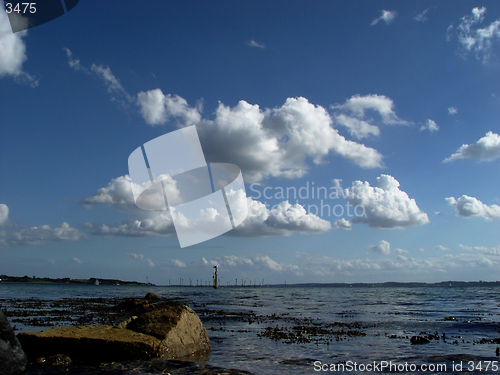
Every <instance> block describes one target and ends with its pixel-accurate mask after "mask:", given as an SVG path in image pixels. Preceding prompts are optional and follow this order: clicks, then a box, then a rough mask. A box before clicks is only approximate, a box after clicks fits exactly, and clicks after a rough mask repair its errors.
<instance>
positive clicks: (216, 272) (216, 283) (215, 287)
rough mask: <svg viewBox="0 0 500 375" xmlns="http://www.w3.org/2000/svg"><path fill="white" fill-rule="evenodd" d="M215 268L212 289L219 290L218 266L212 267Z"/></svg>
mask: <svg viewBox="0 0 500 375" xmlns="http://www.w3.org/2000/svg"><path fill="white" fill-rule="evenodd" d="M214 268H215V273H214V289H217V288H219V272H218V271H219V266H214Z"/></svg>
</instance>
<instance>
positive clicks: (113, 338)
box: [18, 306, 210, 362]
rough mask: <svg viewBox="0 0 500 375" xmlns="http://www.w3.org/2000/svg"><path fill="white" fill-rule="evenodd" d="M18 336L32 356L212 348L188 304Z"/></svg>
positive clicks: (97, 357) (88, 357)
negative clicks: (120, 319) (121, 319)
mask: <svg viewBox="0 0 500 375" xmlns="http://www.w3.org/2000/svg"><path fill="white" fill-rule="evenodd" d="M133 318H135V317H133ZM124 323H125V322H124ZM18 338H19V341H20V342H21V345H22V346H23V348H24V350H25V352H26V354H27V356H28V358H29V359H30V360H34V359H36V358H38V357H48V356H51V355H54V354H60V353H62V354H66V355H68V356H69V357H70V358H72V359H74V360H77V361H81V362H110V361H122V360H129V359H139V358H148V357H163V358H165V359H179V358H182V357H187V356H191V355H199V354H203V353H208V351H209V350H210V342H209V339H208V334H207V331H206V330H205V327H204V326H203V324H202V323H201V321H200V319H199V318H198V316H197V315H196V313H195V312H194V311H193V310H191V309H190V308H189V307H187V306H165V307H162V308H157V309H153V310H151V311H149V312H146V313H145V314H143V315H141V316H139V317H138V318H135V319H130V320H129V321H127V322H126V323H125V324H119V325H118V326H116V327H111V326H106V325H103V326H76V327H64V328H56V329H48V330H45V331H42V332H36V333H33V332H24V333H20V334H19V335H18Z"/></svg>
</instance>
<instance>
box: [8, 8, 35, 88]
mask: <svg viewBox="0 0 500 375" xmlns="http://www.w3.org/2000/svg"><path fill="white" fill-rule="evenodd" d="M13 17H16V15H15V14H14V15H13ZM17 21H18V22H25V23H26V22H27V19H26V18H23V17H18V19H17ZM27 35H28V32H27V31H19V32H17V33H13V32H12V29H11V27H10V22H9V17H8V16H7V13H6V12H5V11H4V9H3V5H0V51H1V52H0V78H2V77H5V76H12V77H14V79H15V80H17V81H18V82H25V83H28V84H29V85H31V86H32V87H36V86H38V80H37V79H35V78H34V77H33V76H31V75H29V74H28V73H26V72H25V71H23V63H24V62H25V61H26V60H27V59H28V57H27V56H26V45H25V44H24V41H23V38H24V37H26V36H27Z"/></svg>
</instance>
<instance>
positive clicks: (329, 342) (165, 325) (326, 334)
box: [0, 289, 500, 375]
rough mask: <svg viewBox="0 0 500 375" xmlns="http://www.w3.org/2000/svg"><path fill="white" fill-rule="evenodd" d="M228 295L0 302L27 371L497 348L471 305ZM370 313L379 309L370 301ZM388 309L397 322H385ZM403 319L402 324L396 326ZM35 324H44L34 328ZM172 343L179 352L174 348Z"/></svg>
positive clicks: (144, 369) (194, 368)
mask: <svg viewBox="0 0 500 375" xmlns="http://www.w3.org/2000/svg"><path fill="white" fill-rule="evenodd" d="M145 292H146V291H144V293H145ZM166 295H167V294H165V296H166ZM187 298H190V299H187ZM224 298H225V296H224V295H221V294H220V293H218V294H213V295H212V294H208V297H207V295H204V294H200V292H198V291H197V290H195V289H193V290H192V292H191V293H190V294H188V295H186V294H185V293H177V294H175V293H169V294H168V300H166V299H162V298H160V297H158V296H155V295H152V294H148V295H147V296H146V297H145V298H132V299H123V298H118V297H114V298H62V299H58V300H43V299H35V298H33V299H0V310H4V311H5V315H6V316H7V317H8V319H9V321H10V322H11V324H12V325H13V328H14V329H15V330H17V331H18V332H21V333H19V334H18V337H19V339H20V341H21V343H22V344H23V347H25V350H26V353H27V354H28V359H29V361H28V364H27V367H26V375H34V374H37V375H45V374H58V373H61V374H62V373H65V374H68V373H69V374H75V375H76V374H79V375H87V374H104V373H106V374H107V373H114V374H124V375H125V374H127V375H128V374H143V373H144V374H145V373H169V374H171V375H177V374H200V375H201V374H209V375H212V374H231V375H234V374H248V372H246V371H242V370H229V369H228V368H230V367H232V366H233V364H234V363H239V364H240V365H241V366H242V367H243V366H245V360H247V359H249V360H251V361H254V362H255V363H258V365H257V366H253V367H246V369H247V370H250V371H256V369H258V370H260V369H261V368H262V367H263V366H265V365H266V364H267V363H268V364H269V366H270V367H268V368H267V370H266V372H263V373H266V374H273V373H275V369H276V368H280V369H282V370H283V369H289V368H292V367H293V368H298V367H300V368H302V369H303V371H304V373H305V372H307V371H308V370H307V369H310V368H312V363H314V360H315V359H314V358H323V357H324V355H325V354H321V353H333V355H336V357H335V358H336V359H335V360H336V361H343V360H345V359H346V358H348V357H346V356H345V355H344V357H343V356H342V354H340V355H339V354H336V353H342V350H344V351H346V352H352V353H356V355H357V356H359V355H363V354H364V353H368V352H366V351H365V352H363V348H364V347H366V345H372V346H373V345H377V347H384V346H385V347H386V348H388V347H390V348H391V350H394V353H396V354H397V353H399V350H403V349H404V350H405V351H406V352H407V353H408V352H409V353H413V354H412V355H411V356H410V357H409V358H410V359H412V360H414V361H426V360H432V359H433V358H434V357H433V356H434V354H435V353H441V354H443V353H445V354H446V355H444V357H443V358H444V359H443V360H445V361H448V362H449V361H454V360H462V358H465V357H464V356H463V355H459V354H456V353H455V352H457V353H459V352H461V353H466V352H469V351H473V352H474V353H475V355H476V356H477V358H486V359H488V360H491V359H492V358H493V359H495V360H496V359H497V358H498V355H499V354H498V344H500V339H499V338H498V334H497V332H496V331H497V330H498V327H499V326H498V323H497V322H494V321H490V320H491V319H486V318H485V317H482V316H479V313H478V311H477V310H471V312H470V314H467V315H455V316H448V315H438V316H436V317H435V318H434V319H433V320H432V321H430V322H429V321H428V320H427V319H426V318H422V317H421V316H419V315H416V312H415V311H408V312H407V318H406V319H404V320H401V319H400V320H397V317H398V314H401V312H400V311H393V310H390V311H387V312H385V313H384V314H385V315H380V316H381V317H382V319H380V320H371V319H366V314H365V315H364V316H360V315H359V314H358V313H357V311H355V310H346V309H341V310H339V311H337V312H336V313H335V314H334V315H333V314H331V315H324V316H318V315H317V314H316V315H314V314H311V315H310V314H309V313H304V314H303V313H302V312H303V311H311V310H310V309H309V310H305V309H304V310H302V311H301V312H299V313H293V311H292V310H293V308H292V307H289V308H286V309H281V310H280V309H269V308H267V305H265V303H268V301H267V300H264V299H262V298H261V297H259V295H257V294H255V295H253V294H251V295H245V294H241V295H240V296H239V297H238V298H234V297H231V298H230V299H224ZM187 306H190V308H189V307H187ZM191 308H192V309H191ZM314 311H317V309H316V308H315V309H314ZM372 314H376V315H377V316H379V314H381V313H380V310H377V309H374V310H373V312H372ZM193 315H194V316H195V317H196V319H195V320H192V319H191V318H192V316H193ZM489 315H491V313H489ZM387 316H390V317H391V319H390V320H391V321H392V319H395V320H396V321H397V322H398V324H396V325H392V324H390V323H386V321H388V320H387ZM485 316H486V315H485ZM202 323H203V324H202ZM402 324H405V327H406V328H403V329H401V328H400V327H401V325H402ZM200 325H201V327H203V325H204V327H203V328H199V327H200ZM196 327H198V328H199V329H198V328H196ZM205 327H206V329H205ZM47 328H50V329H48V330H47ZM41 330H45V331H42V332H34V331H41ZM207 331H208V334H209V335H210V340H211V343H212V345H213V350H212V351H211V357H210V363H211V364H215V365H218V366H224V367H226V368H221V367H215V366H210V365H208V364H207V361H208V350H207V348H208V347H209V346H208V345H210V342H208V335H207ZM205 338H206V340H207V341H205ZM38 340H45V341H38ZM60 340H63V341H62V342H63V344H62V343H61V341H60ZM204 342H206V344H202V345H201V349H200V350H198V349H197V348H200V345H199V344H200V343H204ZM181 344H182V345H181ZM176 345H177V347H178V348H183V350H185V351H184V352H179V351H177V352H176V350H177V349H174V347H175V346H176ZM197 345H198V346H197ZM49 348H51V349H50V350H48V349H49ZM165 348H168V349H169V350H165ZM311 348H318V351H317V353H320V354H319V355H314V357H313V356H311V355H310V354H308V355H304V354H303V353H306V352H307V351H310V352H312V350H314V349H311ZM346 348H347V349H346ZM409 348H411V349H409ZM455 348H456V349H455ZM437 349H438V350H437ZM238 350H239V352H237V351H238ZM273 350H274V353H278V356H281V357H278V358H276V357H275V356H274V355H273V358H272V360H268V358H267V353H268V352H269V353H271V352H272V351H273ZM409 350H410V351H409ZM236 352H237V353H238V355H235V354H234V353H236ZM228 353H229V354H228ZM359 353H361V354H359ZM429 353H431V354H429ZM453 353H455V354H453ZM364 355H368V356H369V355H370V354H369V353H368V354H364ZM447 355H448V356H447ZM378 356H380V354H377V358H378ZM221 358H222V359H223V360H221ZM226 358H229V359H228V360H225V359H226ZM234 358H237V362H234ZM325 358H326V357H325ZM440 358H441V357H440ZM450 358H451V360H450ZM457 358H458V359H457ZM241 359H243V361H241ZM486 359H485V360H486ZM243 368H245V367H243ZM258 370H257V372H259V371H258ZM285 372H286V371H285ZM0 375H3V374H0Z"/></svg>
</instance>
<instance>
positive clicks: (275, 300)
mask: <svg viewBox="0 0 500 375" xmlns="http://www.w3.org/2000/svg"><path fill="white" fill-rule="evenodd" d="M148 292H153V293H155V294H157V295H159V296H161V297H163V298H167V299H175V300H178V301H181V302H184V303H186V304H187V305H188V306H191V307H193V308H194V309H195V310H197V309H198V310H199V309H209V310H223V311H226V312H230V313H231V312H232V313H237V314H239V315H238V316H240V317H245V316H248V317H249V319H246V318H242V319H228V320H226V321H210V320H208V321H205V322H204V324H205V327H206V328H207V329H208V333H209V337H210V340H211V346H212V350H211V353H210V359H209V361H208V364H210V365H214V366H220V367H223V368H236V369H241V370H246V371H250V372H252V373H255V374H288V373H293V374H314V373H332V372H352V373H364V372H371V373H387V372H389V371H390V372H395V373H410V372H417V370H420V371H418V372H423V371H424V370H425V369H431V371H428V372H431V373H449V374H452V373H457V372H459V370H460V369H462V371H463V372H466V371H469V370H470V371H469V372H475V373H498V372H500V358H499V357H497V356H496V355H495V350H496V348H497V347H498V346H500V345H498V344H496V343H494V342H493V341H492V339H495V338H499V337H500V334H499V329H500V324H499V322H500V288H497V287H488V286H485V287H478V286H474V287H451V286H442V285H441V286H427V287H383V286H373V287H372V286H365V287H353V288H349V287H318V286H315V287H312V286H309V287H300V286H287V287H222V288H219V289H217V290H215V289H213V288H209V287H161V286H158V287H157V286H107V285H100V286H95V285H72V284H66V285H50V284H21V283H19V284H14V283H12V284H11V283H0V304H3V305H5V304H6V303H7V301H8V300H11V299H29V298H38V299H43V300H47V299H61V298H94V297H96V298H97V297H105V298H108V297H112V298H132V297H139V298H140V297H143V296H144V295H145V294H146V293H148ZM35 313H36V312H34V314H35ZM259 317H261V318H259ZM202 320H203V316H202ZM336 325H338V327H339V329H341V328H340V327H351V326H354V327H356V328H355V331H356V332H359V333H362V334H359V335H357V334H356V335H338V336H334V337H333V339H332V337H330V339H327V340H326V341H327V342H328V344H326V342H325V340H323V341H317V340H314V339H315V337H316V336H315V334H314V332H315V331H312V334H310V335H309V337H310V338H312V340H311V341H310V342H293V340H285V339H280V338H279V337H278V338H277V339H273V338H272V337H269V336H266V335H263V333H264V332H265V331H266V329H267V330H268V331H269V330H270V329H271V330H274V329H278V330H282V329H289V332H290V330H291V332H293V330H292V328H293V329H295V330H297V329H298V328H299V329H302V330H304V331H307V330H308V329H309V328H308V327H311V326H313V327H315V329H316V330H317V329H318V328H321V327H332V326H336ZM18 328H20V330H40V329H42V328H40V327H35V328H33V327H23V326H21V327H18ZM345 329H346V330H348V328H345ZM416 335H420V336H428V335H435V336H434V337H435V338H434V339H431V340H430V342H429V343H427V344H423V345H411V344H410V338H411V337H412V336H416ZM404 364H406V367H405V366H404ZM413 365H414V366H415V367H410V366H413ZM438 365H439V366H440V367H438ZM495 365H496V366H497V367H496V371H495ZM382 366H385V367H382ZM389 366H392V367H389ZM486 367H488V368H487V369H486ZM415 369H417V370H415ZM412 370H414V371H412ZM472 370H473V371H472ZM134 373H137V372H134Z"/></svg>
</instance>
